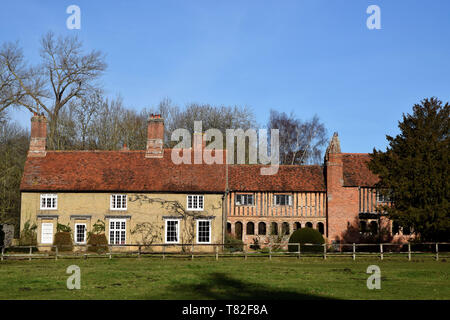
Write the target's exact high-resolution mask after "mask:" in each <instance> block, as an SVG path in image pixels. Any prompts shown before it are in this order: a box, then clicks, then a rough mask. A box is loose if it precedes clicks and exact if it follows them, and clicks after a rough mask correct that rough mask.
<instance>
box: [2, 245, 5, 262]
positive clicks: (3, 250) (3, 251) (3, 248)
mask: <svg viewBox="0 0 450 320" xmlns="http://www.w3.org/2000/svg"><path fill="white" fill-rule="evenodd" d="M4 254H5V247H3V246H2V261H3V256H4Z"/></svg>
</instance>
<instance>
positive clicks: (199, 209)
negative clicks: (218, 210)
mask: <svg viewBox="0 0 450 320" xmlns="http://www.w3.org/2000/svg"><path fill="white" fill-rule="evenodd" d="M190 197H192V204H193V203H194V200H193V199H194V197H196V198H197V206H196V207H193V206H192V207H189V198H190ZM200 197H201V199H202V206H201V208H200V206H199V203H200V201H199V199H200ZM204 207H205V197H204V196H203V195H198V194H189V195H187V197H186V208H187V210H188V211H203V208H204Z"/></svg>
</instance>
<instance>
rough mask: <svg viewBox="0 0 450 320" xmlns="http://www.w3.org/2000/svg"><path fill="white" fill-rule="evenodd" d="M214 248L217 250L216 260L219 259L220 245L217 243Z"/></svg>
mask: <svg viewBox="0 0 450 320" xmlns="http://www.w3.org/2000/svg"><path fill="white" fill-rule="evenodd" d="M214 248H215V250H216V261H217V260H219V247H218V246H217V245H214Z"/></svg>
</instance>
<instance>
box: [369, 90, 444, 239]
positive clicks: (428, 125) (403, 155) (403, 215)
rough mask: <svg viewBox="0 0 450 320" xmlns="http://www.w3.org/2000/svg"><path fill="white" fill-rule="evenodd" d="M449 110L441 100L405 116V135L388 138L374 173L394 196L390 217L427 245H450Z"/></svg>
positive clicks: (376, 157) (402, 129)
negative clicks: (449, 242)
mask: <svg viewBox="0 0 450 320" xmlns="http://www.w3.org/2000/svg"><path fill="white" fill-rule="evenodd" d="M449 111H450V105H449V103H448V102H447V103H446V104H445V105H443V104H442V101H440V100H438V99H437V98H430V99H424V100H422V101H421V104H416V105H414V107H413V113H412V114H406V115H405V114H403V119H402V121H400V122H399V128H400V134H398V135H397V136H396V137H391V136H386V139H387V140H388V142H389V146H388V147H387V148H386V151H385V152H382V151H379V150H375V149H374V150H373V153H372V154H371V155H370V156H371V161H370V163H369V168H370V169H371V170H372V172H374V173H375V174H377V175H378V176H379V177H380V182H379V184H378V187H379V188H380V190H384V191H382V193H385V195H389V196H390V197H391V200H392V205H391V206H386V207H385V210H386V211H387V213H388V216H389V217H390V218H391V219H393V220H394V221H397V222H398V224H399V225H400V226H402V227H404V228H411V229H413V230H414V232H415V234H416V235H417V236H418V237H419V239H420V240H422V241H448V240H450V210H449V184H450V179H449V141H450V140H449Z"/></svg>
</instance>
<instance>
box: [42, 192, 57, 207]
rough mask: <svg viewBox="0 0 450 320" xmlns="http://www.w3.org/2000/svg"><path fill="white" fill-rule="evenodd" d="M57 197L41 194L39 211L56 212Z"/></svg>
mask: <svg viewBox="0 0 450 320" xmlns="http://www.w3.org/2000/svg"><path fill="white" fill-rule="evenodd" d="M57 208H58V196H57V195H56V194H41V210H56V209H57Z"/></svg>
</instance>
